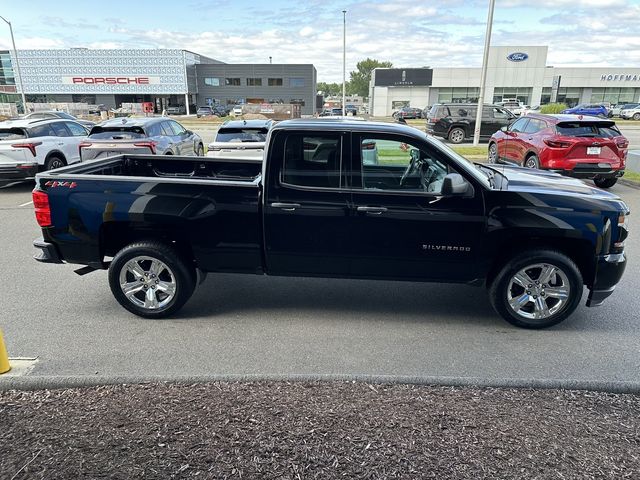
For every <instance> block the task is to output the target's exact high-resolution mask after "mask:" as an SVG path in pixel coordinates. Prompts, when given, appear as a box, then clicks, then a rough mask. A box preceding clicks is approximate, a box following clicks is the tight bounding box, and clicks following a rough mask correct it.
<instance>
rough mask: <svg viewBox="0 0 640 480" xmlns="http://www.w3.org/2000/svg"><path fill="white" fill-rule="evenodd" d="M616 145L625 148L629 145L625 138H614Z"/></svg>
mask: <svg viewBox="0 0 640 480" xmlns="http://www.w3.org/2000/svg"><path fill="white" fill-rule="evenodd" d="M616 146H617V147H618V148H627V147H628V146H629V142H628V141H627V139H626V138H620V139H618V140H616Z"/></svg>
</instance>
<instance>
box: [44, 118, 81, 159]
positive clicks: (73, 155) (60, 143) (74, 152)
mask: <svg viewBox="0 0 640 480" xmlns="http://www.w3.org/2000/svg"><path fill="white" fill-rule="evenodd" d="M66 123H67V122H65V121H62V120H61V121H59V122H51V123H50V124H49V125H51V129H52V130H53V131H54V133H55V135H56V137H57V142H56V150H59V151H61V152H62V154H63V155H64V157H65V159H66V161H67V164H72V163H75V162H78V161H80V152H79V151H78V144H79V143H80V140H81V138H80V137H77V136H74V135H73V134H72V133H71V130H69V129H68V128H67V126H66ZM85 136H86V133H85Z"/></svg>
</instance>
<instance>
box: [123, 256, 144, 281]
mask: <svg viewBox="0 0 640 480" xmlns="http://www.w3.org/2000/svg"><path fill="white" fill-rule="evenodd" d="M125 268H126V269H127V270H128V271H130V272H131V273H132V274H133V276H134V277H136V280H139V279H141V278H143V277H144V270H143V269H142V267H141V266H140V265H139V264H138V262H136V261H135V260H131V261H130V262H128V263H127V264H126V266H125Z"/></svg>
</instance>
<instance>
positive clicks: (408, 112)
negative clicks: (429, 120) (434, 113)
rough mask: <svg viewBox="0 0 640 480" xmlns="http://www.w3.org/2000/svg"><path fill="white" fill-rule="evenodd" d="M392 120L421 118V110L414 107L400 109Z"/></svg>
mask: <svg viewBox="0 0 640 480" xmlns="http://www.w3.org/2000/svg"><path fill="white" fill-rule="evenodd" d="M393 118H404V119H411V118H422V109H421V108H416V107H402V108H401V109H400V110H398V111H397V112H394V114H393Z"/></svg>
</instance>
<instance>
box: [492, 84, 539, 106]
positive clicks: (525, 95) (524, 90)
mask: <svg viewBox="0 0 640 480" xmlns="http://www.w3.org/2000/svg"><path fill="white" fill-rule="evenodd" d="M531 90H532V89H531V87H497V88H494V89H493V103H498V102H504V101H505V100H507V99H509V100H510V99H513V98H515V99H517V100H518V101H519V102H521V103H524V104H525V105H529V101H530V99H531Z"/></svg>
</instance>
